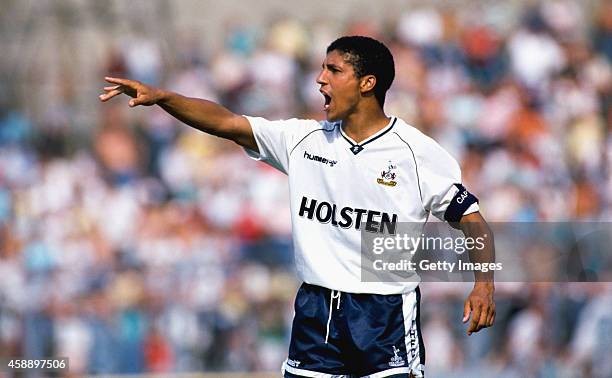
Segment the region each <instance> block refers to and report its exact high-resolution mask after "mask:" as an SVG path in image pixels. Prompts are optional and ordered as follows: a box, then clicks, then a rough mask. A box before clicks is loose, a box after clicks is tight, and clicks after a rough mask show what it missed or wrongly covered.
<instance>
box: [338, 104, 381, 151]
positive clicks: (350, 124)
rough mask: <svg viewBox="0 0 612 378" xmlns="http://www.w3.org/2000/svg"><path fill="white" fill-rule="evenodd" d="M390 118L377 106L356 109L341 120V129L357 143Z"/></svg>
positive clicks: (374, 131)
mask: <svg viewBox="0 0 612 378" xmlns="http://www.w3.org/2000/svg"><path fill="white" fill-rule="evenodd" d="M389 120H390V118H389V117H387V116H386V115H385V113H384V112H383V110H382V109H381V108H380V107H379V106H378V105H376V106H372V107H370V108H369V109H358V110H357V111H355V112H353V113H351V114H350V115H349V116H348V117H346V118H345V119H343V120H342V130H343V131H344V133H345V134H346V135H348V136H349V138H351V139H352V140H354V141H355V142H357V143H361V141H363V140H365V139H367V138H369V137H370V136H372V135H374V134H376V133H377V132H378V131H380V130H381V129H383V128H384V127H385V126H387V124H388V123H389Z"/></svg>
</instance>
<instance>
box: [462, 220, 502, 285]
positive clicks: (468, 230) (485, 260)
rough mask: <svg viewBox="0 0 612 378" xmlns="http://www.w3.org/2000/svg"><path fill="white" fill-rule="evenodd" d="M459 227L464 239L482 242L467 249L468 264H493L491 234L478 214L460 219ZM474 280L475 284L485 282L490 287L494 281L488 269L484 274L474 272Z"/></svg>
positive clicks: (493, 248) (493, 245)
mask: <svg viewBox="0 0 612 378" xmlns="http://www.w3.org/2000/svg"><path fill="white" fill-rule="evenodd" d="M460 227H461V230H462V231H463V233H464V235H465V236H466V237H469V238H471V239H473V240H481V241H482V243H475V245H474V246H473V248H470V249H469V252H468V253H469V257H470V262H473V263H481V264H490V263H494V262H495V243H494V239H493V232H492V231H491V229H490V228H489V225H488V224H487V222H486V221H485V220H484V219H483V218H482V216H481V215H480V213H473V214H469V215H466V216H464V217H463V218H462V219H461V222H460ZM481 247H482V248H481ZM474 279H475V282H477V283H481V282H487V283H490V284H491V285H492V284H493V279H494V275H493V270H492V269H489V270H487V271H486V272H483V271H481V270H475V271H474Z"/></svg>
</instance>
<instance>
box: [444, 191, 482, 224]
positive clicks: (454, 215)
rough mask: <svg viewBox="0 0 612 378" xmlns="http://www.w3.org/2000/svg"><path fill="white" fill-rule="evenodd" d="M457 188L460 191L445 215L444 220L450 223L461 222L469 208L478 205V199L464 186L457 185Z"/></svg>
mask: <svg viewBox="0 0 612 378" xmlns="http://www.w3.org/2000/svg"><path fill="white" fill-rule="evenodd" d="M455 186H456V187H457V189H459V191H457V193H456V194H455V196H454V197H453V199H452V200H451V202H450V204H449V205H448V207H447V208H446V212H445V213H444V220H446V221H447V222H449V223H456V222H459V221H460V220H461V217H462V216H463V213H465V211H466V210H467V209H468V207H470V206H472V205H473V204H475V203H478V198H476V197H475V196H474V195H473V194H472V193H470V192H468V191H467V189H466V188H465V187H464V186H463V185H461V184H455Z"/></svg>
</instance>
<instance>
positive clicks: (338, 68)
mask: <svg viewBox="0 0 612 378" xmlns="http://www.w3.org/2000/svg"><path fill="white" fill-rule="evenodd" d="M326 66H327V68H329V69H335V70H338V71H340V66H337V65H335V64H333V63H328V64H325V62H323V63H321V68H325V67H326Z"/></svg>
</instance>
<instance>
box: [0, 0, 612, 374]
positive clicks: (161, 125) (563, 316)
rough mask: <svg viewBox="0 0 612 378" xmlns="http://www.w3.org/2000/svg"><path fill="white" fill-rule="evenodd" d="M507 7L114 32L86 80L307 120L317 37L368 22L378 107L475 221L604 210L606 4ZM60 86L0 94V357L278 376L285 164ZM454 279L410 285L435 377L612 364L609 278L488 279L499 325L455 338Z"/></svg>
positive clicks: (321, 42)
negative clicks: (117, 36) (41, 97)
mask: <svg viewBox="0 0 612 378" xmlns="http://www.w3.org/2000/svg"><path fill="white" fill-rule="evenodd" d="M506 3H511V2H494V3H488V5H474V6H473V7H471V8H470V11H469V12H467V11H462V10H461V9H454V8H446V7H444V8H438V9H434V8H414V9H406V10H405V12H403V13H401V14H397V15H395V17H393V18H392V19H388V20H385V22H382V23H380V24H379V23H373V22H368V21H367V19H363V20H346V22H344V23H339V22H337V21H333V20H329V21H326V19H325V18H322V19H321V21H320V22H315V23H310V24H305V23H300V22H298V21H296V20H294V19H291V18H282V17H280V18H276V19H274V20H273V21H272V22H270V23H269V24H268V25H267V27H266V28H265V29H261V28H257V27H254V26H251V25H249V23H248V22H244V23H234V24H232V25H229V26H228V30H227V32H226V33H225V40H224V42H223V43H222V44H221V46H220V48H219V49H214V50H205V49H201V48H200V45H199V44H198V43H197V38H196V36H189V35H182V36H180V39H178V40H179V43H178V44H177V45H176V46H173V48H172V51H173V55H172V56H168V52H167V51H164V49H162V46H160V45H159V44H158V43H156V42H155V40H152V39H146V38H138V39H130V38H125V39H124V40H121V41H115V42H116V43H115V44H114V45H112V46H110V47H109V48H108V52H107V54H106V59H104V60H102V61H99V62H98V64H99V67H98V69H99V77H100V87H101V86H102V85H103V83H102V80H101V79H102V77H103V76H105V75H108V76H118V77H128V78H133V79H137V80H141V81H143V82H146V83H149V84H152V85H159V86H163V87H165V88H169V89H171V90H174V91H177V92H179V93H182V94H185V95H189V96H194V97H201V98H206V99H211V100H214V101H218V102H220V103H222V104H224V105H225V106H227V107H228V108H229V109H231V110H232V111H234V112H237V113H241V114H249V115H258V116H264V117H267V118H270V119H278V118H290V117H309V118H316V119H321V118H322V117H323V112H322V107H323V98H322V96H321V95H320V94H319V92H318V87H317V85H316V84H315V77H316V75H317V74H318V71H319V69H320V64H321V61H322V59H323V57H324V53H325V48H326V46H327V45H328V44H329V43H330V42H331V41H333V40H334V39H335V38H336V37H337V36H340V35H343V34H363V35H370V36H373V37H376V38H379V39H381V40H383V41H384V42H385V43H386V44H387V45H388V46H389V47H390V49H391V50H392V52H393V54H394V57H395V66H396V79H395V82H394V84H393V86H392V88H391V90H390V92H389V94H388V96H387V103H386V106H385V108H386V112H387V114H391V115H395V116H398V117H401V118H403V119H404V120H406V121H407V122H408V123H411V124H412V125H414V126H415V127H417V128H419V129H421V130H422V131H424V132H425V133H426V134H428V135H430V136H432V137H434V138H435V139H436V140H438V141H439V142H440V143H441V144H442V145H443V146H444V147H445V148H447V149H448V150H449V151H450V152H451V154H452V155H454V156H455V158H457V159H458V160H459V161H460V163H461V166H462V169H463V180H464V184H465V186H466V187H467V188H469V189H470V190H471V191H472V192H473V193H474V194H476V196H477V197H479V199H480V204H481V208H482V211H483V213H484V214H485V216H486V218H487V219H488V220H489V221H507V222H530V221H568V220H575V221H599V222H606V221H609V220H610V219H611V218H612V133H611V132H610V131H611V127H612V126H611V125H612V107H611V106H610V104H611V102H612V3H611V2H601V3H598V5H597V7H596V9H594V10H593V11H590V10H588V9H587V8H585V7H583V6H581V5H580V2H578V1H569V0H561V1H550V2H548V1H547V2H542V4H541V5H539V6H529V7H528V6H522V7H519V8H518V9H516V8H510V5H509V4H506ZM476 4H480V3H476ZM73 84H74V82H71V81H66V82H64V81H59V82H58V84H57V88H56V90H55V95H54V96H53V97H52V98H49V100H48V101H49V105H48V106H47V107H46V109H47V112H46V113H45V114H44V117H42V118H41V117H35V116H33V115H32V114H28V112H26V111H23V106H22V105H23V103H24V102H25V101H27V99H26V98H18V99H13V100H12V101H2V102H0V103H1V106H0V357H16V356H20V357H24V358H40V357H44V356H68V357H70V367H71V371H72V372H73V373H74V374H75V375H80V374H82V373H92V374H93V373H139V372H170V371H176V372H187V371H278V369H279V368H280V364H281V362H282V360H283V359H284V358H285V357H286V352H287V344H288V338H289V334H288V332H289V330H290V325H291V320H292V316H293V307H292V305H293V302H292V301H293V298H294V295H295V292H296V289H297V287H298V286H299V282H297V280H296V278H295V275H294V273H293V267H292V259H293V257H292V251H291V239H290V231H291V230H290V219H289V210H288V206H289V202H288V193H287V180H286V177H285V176H283V175H282V174H280V173H278V172H276V171H274V170H273V169H272V168H270V167H267V166H265V165H263V164H261V163H256V162H254V161H251V160H249V159H248V158H247V157H246V155H245V154H244V152H243V151H242V150H241V149H240V148H239V147H238V146H236V145H233V144H232V143H229V142H226V141H223V140H220V139H217V138H214V137H211V136H206V135H204V134H202V133H199V132H197V131H195V130H192V129H190V128H188V127H187V126H184V125H180V124H179V123H178V122H176V121H175V120H173V119H172V118H171V117H169V116H168V115H166V114H165V113H164V112H163V111H162V110H161V109H160V108H157V107H152V108H146V109H128V108H127V105H126V103H127V100H126V99H125V98H119V99H115V100H112V101H111V102H110V103H107V104H103V105H102V104H101V105H100V106H99V107H98V108H92V109H89V112H90V116H91V117H92V119H94V122H95V124H96V125H97V126H96V127H95V129H94V130H89V131H90V132H88V133H83V132H80V131H78V132H77V131H75V128H74V127H73V125H72V122H73V116H72V115H73V112H75V111H76V110H75V108H76V107H78V106H79V104H80V102H79V99H78V98H75V94H74V93H75V92H74V89H73V88H71V85H73ZM40 119H43V120H44V121H40ZM608 252H609V251H608ZM468 290H469V285H468V284H466V285H465V286H463V285H456V284H436V283H424V284H423V289H422V292H423V319H422V324H423V333H424V338H425V344H426V348H427V351H428V361H427V368H428V372H430V373H431V375H432V376H436V375H439V376H444V375H445V374H448V373H450V372H452V373H453V376H456V377H458V376H465V377H471V376H475V375H476V374H478V375H480V376H507V377H519V376H520V377H524V376H541V377H552V376H559V377H564V376H568V377H569V376H572V377H577V376H584V377H587V376H594V377H609V376H610V374H612V373H611V372H612V360H610V358H609V351H610V350H611V349H612V285H611V284H609V283H588V284H587V283H556V284H544V283H541V284H527V283H512V284H510V283H500V284H499V285H498V290H497V301H498V303H497V312H498V315H497V319H496V325H495V326H494V327H493V328H492V329H489V330H485V331H481V332H480V333H479V334H476V335H473V336H471V337H470V338H468V337H467V336H465V330H464V327H463V325H462V324H461V321H460V319H461V317H462V308H463V299H464V298H465V296H466V295H467V292H468ZM272 375H273V374H272Z"/></svg>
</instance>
